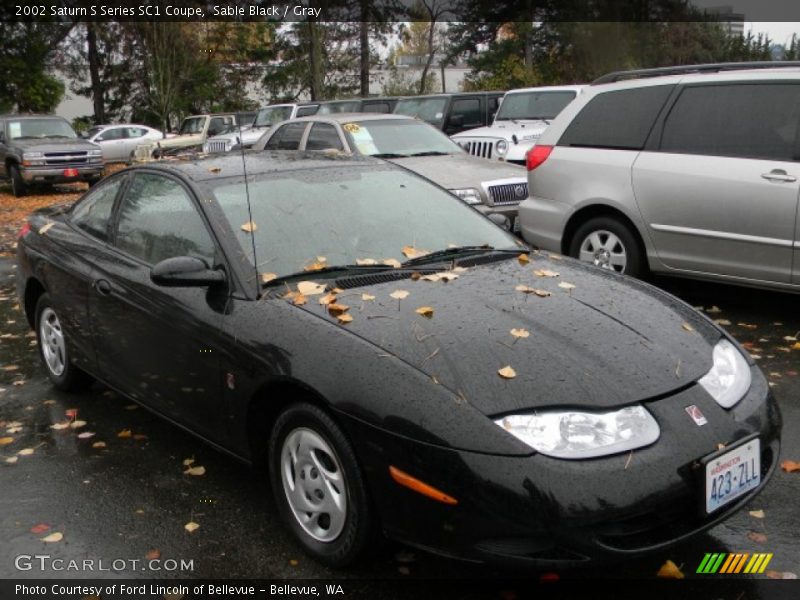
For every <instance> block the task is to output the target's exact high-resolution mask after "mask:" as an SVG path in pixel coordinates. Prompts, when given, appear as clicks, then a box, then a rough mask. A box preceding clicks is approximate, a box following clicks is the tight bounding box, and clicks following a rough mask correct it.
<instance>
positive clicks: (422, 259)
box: [402, 246, 529, 267]
mask: <svg viewBox="0 0 800 600" xmlns="http://www.w3.org/2000/svg"><path fill="white" fill-rule="evenodd" d="M488 252H501V253H511V254H527V253H528V252H529V250H526V249H524V248H502V249H501V248H495V247H493V246H456V247H455V248H445V249H444V250H436V251H435V252H431V253H429V254H425V255H424V256H417V257H416V258H410V259H408V260H407V261H405V262H404V263H402V265H403V266H404V267H408V266H411V265H419V264H422V263H426V262H435V261H437V260H443V259H447V258H455V257H457V256H458V255H460V254H483V253H488Z"/></svg>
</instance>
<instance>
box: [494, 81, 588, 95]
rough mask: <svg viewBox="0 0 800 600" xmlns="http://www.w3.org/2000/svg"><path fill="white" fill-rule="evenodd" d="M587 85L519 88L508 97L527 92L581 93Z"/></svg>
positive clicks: (510, 92)
mask: <svg viewBox="0 0 800 600" xmlns="http://www.w3.org/2000/svg"><path fill="white" fill-rule="evenodd" d="M585 87H586V85H583V84H576V85H546V86H539V87H528V88H518V89H515V90H508V91H507V92H506V96H508V95H511V94H522V93H526V92H580V91H581V90H582V89H583V88H585Z"/></svg>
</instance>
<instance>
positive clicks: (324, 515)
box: [269, 403, 373, 567]
mask: <svg viewBox="0 0 800 600" xmlns="http://www.w3.org/2000/svg"><path fill="white" fill-rule="evenodd" d="M269 472H270V481H271V484H272V490H273V494H274V496H275V502H276V504H277V506H278V510H279V512H280V514H281V517H282V518H283V520H284V522H285V523H286V524H287V525H288V526H289V528H290V529H291V531H292V533H293V534H294V536H295V538H296V539H297V540H298V541H299V542H300V544H301V545H302V546H303V548H304V549H305V551H306V552H308V553H309V554H311V555H312V556H313V557H314V558H315V559H316V560H318V561H319V562H322V563H324V564H326V565H329V566H332V567H344V566H347V565H349V564H352V563H353V562H355V561H356V560H357V558H358V557H359V556H360V555H361V554H362V553H363V551H364V549H365V548H366V547H367V545H368V543H369V542H370V540H371V539H372V530H373V529H372V515H371V509H370V505H369V497H368V494H367V488H366V485H365V483H364V480H363V477H362V475H361V470H360V469H359V466H358V463H357V461H356V456H355V453H354V451H353V449H352V446H351V445H350V443H349V442H348V441H347V438H346V437H345V435H344V433H343V432H342V430H341V429H340V428H339V427H338V426H337V425H336V423H335V422H334V421H333V419H331V418H330V416H329V415H328V414H327V413H326V412H325V411H323V410H321V409H320V408H318V407H317V406H314V405H312V404H306V403H299V404H293V405H291V406H290V407H289V408H288V409H287V410H286V411H285V412H284V413H283V414H281V415H280V416H279V417H278V419H277V420H276V422H275V425H274V426H273V428H272V435H271V436H270V444H269Z"/></svg>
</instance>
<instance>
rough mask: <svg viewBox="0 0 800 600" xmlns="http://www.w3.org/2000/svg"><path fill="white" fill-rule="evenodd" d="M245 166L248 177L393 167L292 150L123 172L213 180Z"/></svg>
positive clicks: (364, 159) (159, 163) (180, 161)
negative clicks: (321, 170) (155, 172)
mask: <svg viewBox="0 0 800 600" xmlns="http://www.w3.org/2000/svg"><path fill="white" fill-rule="evenodd" d="M243 160H244V166H246V168H247V176H248V178H249V177H251V176H253V175H262V174H265V173H280V172H290V171H301V170H302V171H307V170H310V169H324V168H334V167H338V168H341V167H342V166H343V165H348V166H354V167H368V166H373V167H377V166H383V167H389V168H397V167H392V166H391V165H390V164H389V163H386V162H385V161H382V160H378V159H376V158H370V157H364V156H356V155H350V154H345V153H335V154H334V153H330V154H328V153H322V152H291V151H285V150H282V151H276V152H270V151H263V150H262V151H256V152H254V151H245V152H243V153H240V152H234V153H227V154H221V155H220V154H214V155H205V156H199V157H197V158H193V159H188V160H187V159H176V160H160V161H153V162H148V163H144V164H140V165H135V166H133V167H129V168H128V169H125V171H136V170H142V169H148V170H152V169H155V170H158V171H164V172H171V173H177V174H180V175H182V176H184V177H186V178H188V179H191V180H192V181H196V182H203V181H208V180H212V179H222V178H226V176H227V177H239V176H241V175H242V174H243V173H244V170H243V168H242V167H243V162H242V161H243Z"/></svg>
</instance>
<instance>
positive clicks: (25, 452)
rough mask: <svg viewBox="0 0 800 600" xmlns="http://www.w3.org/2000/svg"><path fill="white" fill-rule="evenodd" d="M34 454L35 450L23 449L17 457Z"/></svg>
mask: <svg viewBox="0 0 800 600" xmlns="http://www.w3.org/2000/svg"><path fill="white" fill-rule="evenodd" d="M34 452H36V450H35V449H34V448H23V449H22V450H20V451H19V452H17V456H30V455H31V454H33V453H34Z"/></svg>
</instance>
